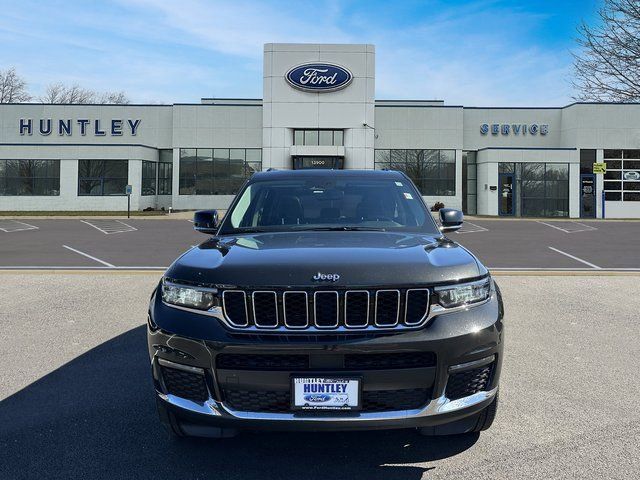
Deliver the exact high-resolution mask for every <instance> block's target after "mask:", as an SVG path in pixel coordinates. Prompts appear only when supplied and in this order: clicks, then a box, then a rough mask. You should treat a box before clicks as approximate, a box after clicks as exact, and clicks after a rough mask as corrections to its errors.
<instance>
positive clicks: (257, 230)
mask: <svg viewBox="0 0 640 480" xmlns="http://www.w3.org/2000/svg"><path fill="white" fill-rule="evenodd" d="M268 231H269V230H264V229H262V228H256V227H238V228H234V229H233V233H265V232H268Z"/></svg>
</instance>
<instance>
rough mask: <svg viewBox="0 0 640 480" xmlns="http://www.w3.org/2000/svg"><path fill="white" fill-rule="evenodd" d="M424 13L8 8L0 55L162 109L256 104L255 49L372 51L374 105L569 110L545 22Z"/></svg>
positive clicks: (564, 72)
mask: <svg viewBox="0 0 640 480" xmlns="http://www.w3.org/2000/svg"><path fill="white" fill-rule="evenodd" d="M435 1H436V0H432V1H431V2H428V3H426V4H425V5H426V7H424V8H422V9H421V10H420V14H419V15H418V14H416V15H415V18H414V17H412V16H409V15H406V16H404V17H401V18H400V17H398V18H393V17H392V18H390V17H391V16H390V15H388V12H389V11H391V10H390V9H392V8H393V6H390V5H375V4H371V6H370V8H369V7H368V4H367V6H363V5H362V4H357V3H354V2H345V1H339V0H328V1H326V2H317V3H306V2H295V3H292V2H289V1H283V0H277V1H276V2H262V1H251V0H240V1H234V2H220V1H205V0H182V1H173V2H169V1H164V0H127V1H125V0H115V1H114V2H112V3H103V4H100V6H99V7H98V6H96V5H92V4H81V5H78V4H76V5H72V6H70V7H67V8H65V7H64V5H65V4H50V3H48V2H44V3H42V2H36V3H33V4H27V3H25V2H20V3H16V4H13V5H12V6H10V7H9V8H7V9H6V10H5V12H3V16H2V17H1V18H0V55H2V57H3V58H5V61H6V62H10V63H9V64H11V63H14V64H18V65H21V66H23V72H24V74H25V75H29V76H31V77H32V78H30V79H29V80H30V82H31V83H32V85H33V87H34V88H35V89H40V90H42V89H43V88H44V86H45V85H46V84H47V83H49V82H52V81H58V80H64V81H76V82H78V83H81V84H83V85H85V86H87V87H90V88H94V89H101V90H107V89H114V90H120V89H125V90H127V91H128V92H129V94H130V95H131V96H132V98H133V99H134V100H136V101H152V100H159V101H164V102H174V101H197V100H198V98H199V97H201V96H211V95H216V96H252V97H253V96H260V95H261V86H262V82H261V71H262V45H263V44H264V43H267V42H311V43H351V42H357V43H374V44H376V50H377V58H376V69H377V76H376V77H377V78H376V82H377V85H376V90H377V92H376V95H377V97H378V98H440V99H444V100H445V101H446V102H447V103H451V104H465V105H529V104H530V105H557V104H563V103H567V102H568V101H570V100H569V98H570V93H571V91H570V87H569V84H568V82H567V76H568V73H569V68H570V56H569V55H568V52H567V51H566V50H560V51H556V50H552V49H550V48H549V47H548V46H546V45H545V43H544V42H536V37H535V35H536V32H538V31H539V28H538V27H539V26H540V25H541V23H542V22H544V21H545V20H546V18H545V17H543V16H541V15H539V14H531V13H528V12H527V11H525V10H523V9H522V8H521V7H518V6H517V5H515V6H513V7H504V6H500V9H501V10H500V14H499V15H497V14H496V12H495V8H497V4H496V2H493V1H482V0H478V1H475V2H471V3H468V4H466V5H463V6H459V5H451V4H450V3H443V4H440V5H439V6H437V7H436V6H434V2H435ZM500 5H503V4H500ZM430 7H431V8H430ZM407 17H408V18H407ZM0 67H1V66H0Z"/></svg>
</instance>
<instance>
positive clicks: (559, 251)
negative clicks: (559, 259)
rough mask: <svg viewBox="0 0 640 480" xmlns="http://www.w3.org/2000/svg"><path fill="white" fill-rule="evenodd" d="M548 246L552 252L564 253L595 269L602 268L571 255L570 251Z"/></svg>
mask: <svg viewBox="0 0 640 480" xmlns="http://www.w3.org/2000/svg"><path fill="white" fill-rule="evenodd" d="M548 248H549V249H551V250H553V251H554V252H558V253H559V254H561V255H564V256H566V257H569V258H572V259H574V260H575V261H577V262H580V263H584V264H585V265H588V266H590V267H591V268H595V269H596V270H602V267H599V266H598V265H594V264H593V263H590V262H587V261H586V260H583V259H581V258H579V257H576V256H575V255H571V254H570V253H567V252H563V251H562V250H558V249H557V248H553V247H548Z"/></svg>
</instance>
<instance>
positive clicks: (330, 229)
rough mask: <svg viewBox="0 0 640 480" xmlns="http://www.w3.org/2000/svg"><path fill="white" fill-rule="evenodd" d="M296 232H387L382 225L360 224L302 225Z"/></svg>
mask: <svg viewBox="0 0 640 480" xmlns="http://www.w3.org/2000/svg"><path fill="white" fill-rule="evenodd" d="M293 230H295V231H296V232H299V231H312V232H385V231H386V229H385V228H381V227H358V226H348V225H344V226H340V227H302V228H293Z"/></svg>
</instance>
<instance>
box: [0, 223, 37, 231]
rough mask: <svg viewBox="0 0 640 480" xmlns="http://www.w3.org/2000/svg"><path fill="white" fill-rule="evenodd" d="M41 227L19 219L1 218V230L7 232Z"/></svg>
mask: <svg viewBox="0 0 640 480" xmlns="http://www.w3.org/2000/svg"><path fill="white" fill-rule="evenodd" d="M38 229H39V227H36V226H35V225H30V224H28V223H24V222H19V221H18V220H0V230H2V231H3V232H5V233H12V232H24V231H26V230H38Z"/></svg>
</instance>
